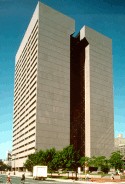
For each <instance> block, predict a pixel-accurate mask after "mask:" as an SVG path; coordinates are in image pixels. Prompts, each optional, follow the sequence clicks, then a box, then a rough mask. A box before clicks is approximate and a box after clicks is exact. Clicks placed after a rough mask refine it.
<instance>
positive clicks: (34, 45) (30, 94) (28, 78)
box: [13, 21, 38, 151]
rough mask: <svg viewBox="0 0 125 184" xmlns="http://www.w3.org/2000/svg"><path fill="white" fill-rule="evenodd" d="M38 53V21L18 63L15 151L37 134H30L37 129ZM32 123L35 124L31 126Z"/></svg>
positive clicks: (15, 101) (14, 133) (15, 93)
mask: <svg viewBox="0 0 125 184" xmlns="http://www.w3.org/2000/svg"><path fill="white" fill-rule="evenodd" d="M37 54H38V21H37V22H36V24H35V26H34V28H33V30H32V32H31V35H30V37H29V39H28V41H27V43H26V45H25V47H24V49H23V51H22V53H21V55H20V57H19V59H18V61H17V63H16V71H15V88H14V126H13V146H16V148H14V150H13V151H15V150H18V149H20V148H21V147H23V146H22V145H20V143H21V144H23V142H24V141H25V140H27V142H28V139H29V138H30V137H31V136H34V135H35V133H33V134H32V135H29V136H28V134H29V133H30V132H32V130H34V129H35V116H36V112H35V110H36V81H37ZM31 118H33V120H32V122H31V123H30V124H28V125H27V123H28V121H29V122H30V121H31ZM25 124H26V126H25ZM32 124H34V125H33V126H31V125H32ZM30 127H31V128H30ZM33 132H34V131H33ZM26 135H27V137H26V138H24V139H23V136H26ZM30 143H31V142H28V144H30ZM18 145H19V146H18Z"/></svg>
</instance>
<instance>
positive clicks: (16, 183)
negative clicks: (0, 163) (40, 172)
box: [0, 175, 96, 184]
mask: <svg viewBox="0 0 125 184" xmlns="http://www.w3.org/2000/svg"><path fill="white" fill-rule="evenodd" d="M6 178H7V175H0V184H1V183H3V184H6ZM11 183H12V184H21V178H20V177H18V176H11ZM48 183H51V184H65V183H66V184H71V183H79V184H83V183H84V184H85V183H87V184H89V183H92V182H85V181H74V180H69V181H68V180H62V181H60V180H57V179H55V180H54V179H51V178H47V179H46V180H44V181H41V180H33V179H32V178H26V180H25V184H48ZM93 184H96V183H95V182H93Z"/></svg>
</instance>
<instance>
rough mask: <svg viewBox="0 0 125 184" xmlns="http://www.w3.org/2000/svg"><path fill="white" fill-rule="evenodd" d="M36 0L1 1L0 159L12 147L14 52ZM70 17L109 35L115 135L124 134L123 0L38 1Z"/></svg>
mask: <svg viewBox="0 0 125 184" xmlns="http://www.w3.org/2000/svg"><path fill="white" fill-rule="evenodd" d="M37 2H38V1H37V0H0V159H1V158H2V159H5V158H6V153H7V150H11V149H12V123H13V92H14V66H15V55H16V52H17V50H18V47H19V44H20V42H21V40H22V38H23V35H24V33H25V31H26V28H27V26H28V24H29V21H30V19H31V16H32V14H33V12H34V9H35V7H36V4H37ZM41 2H43V3H45V4H46V5H48V6H50V7H52V8H54V9H56V10H58V11H60V12H62V13H64V14H66V15H68V16H70V17H72V18H74V19H75V21H76V32H77V33H78V31H79V30H80V29H81V28H82V27H83V25H87V26H89V27H91V28H93V29H95V30H96V31H98V32H101V33H102V34H104V35H106V36H108V37H110V38H111V39H112V46H113V86H114V125H115V126H114V127H115V130H114V131H115V137H116V136H117V134H119V133H122V134H123V135H124V137H125V126H124V125H125V1H124V0H87V1H86V0H41Z"/></svg>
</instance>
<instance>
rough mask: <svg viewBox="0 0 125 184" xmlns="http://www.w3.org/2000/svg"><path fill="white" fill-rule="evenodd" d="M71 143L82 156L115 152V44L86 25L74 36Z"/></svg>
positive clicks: (72, 42)
mask: <svg viewBox="0 0 125 184" xmlns="http://www.w3.org/2000/svg"><path fill="white" fill-rule="evenodd" d="M70 73H71V91H70V92H71V96H70V103H71V114H70V116H71V117H70V118H71V144H73V145H74V147H75V148H76V150H80V153H81V154H82V155H86V156H89V157H91V156H94V155H98V156H99V155H105V156H109V155H110V153H111V152H112V151H113V149H114V119H113V85H112V84H113V81H112V41H111V39H109V38H108V37H106V36H104V35H102V34H100V33H98V32H96V31H94V30H92V29H90V28H88V27H87V26H84V27H83V28H82V29H81V30H80V33H79V34H78V36H76V37H71V71H70Z"/></svg>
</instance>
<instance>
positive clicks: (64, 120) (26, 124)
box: [12, 2, 114, 169]
mask: <svg viewBox="0 0 125 184" xmlns="http://www.w3.org/2000/svg"><path fill="white" fill-rule="evenodd" d="M74 27H75V26H74V20H73V19H71V18H69V17H67V16H65V15H63V14H61V13H59V12H57V11H55V10H53V9H52V8H50V7H48V6H46V5H43V4H42V3H40V2H39V3H38V5H37V7H36V9H35V12H34V14H33V17H32V19H31V21H30V24H29V26H28V28H27V30H26V33H25V35H24V38H23V40H22V42H21V45H20V47H19V49H18V52H17V54H16V64H15V88H14V123H13V153H12V155H13V156H12V159H13V163H12V167H13V168H20V169H23V163H24V162H25V160H26V159H27V156H28V155H29V154H31V153H34V152H35V151H36V150H40V149H44V150H45V149H47V148H52V147H55V148H56V149H57V150H60V149H62V148H64V147H65V146H67V145H69V144H73V145H74V147H75V149H77V150H78V149H80V152H81V155H86V156H93V155H109V154H110V153H111V151H112V148H113V142H114V134H113V133H114V128H113V99H112V63H111V60H112V59H111V40H110V39H108V38H107V37H105V36H103V35H101V34H99V33H97V32H95V31H94V30H92V29H90V28H88V27H83V28H82V29H81V31H80V34H79V36H77V37H73V36H72V34H73V33H74Z"/></svg>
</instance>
